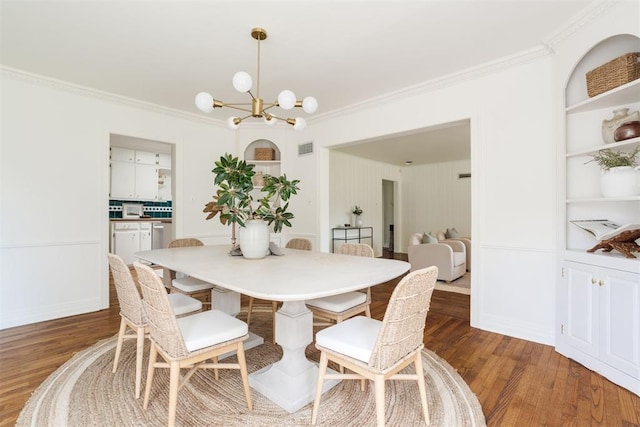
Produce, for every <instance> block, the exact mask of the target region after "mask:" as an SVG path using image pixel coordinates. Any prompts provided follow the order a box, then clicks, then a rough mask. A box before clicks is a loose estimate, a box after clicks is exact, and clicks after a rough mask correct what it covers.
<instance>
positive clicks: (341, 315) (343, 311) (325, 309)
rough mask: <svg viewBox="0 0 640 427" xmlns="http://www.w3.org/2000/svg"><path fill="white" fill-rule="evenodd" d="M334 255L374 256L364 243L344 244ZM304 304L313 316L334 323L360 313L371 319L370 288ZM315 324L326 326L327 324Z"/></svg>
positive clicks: (371, 249)
mask: <svg viewBox="0 0 640 427" xmlns="http://www.w3.org/2000/svg"><path fill="white" fill-rule="evenodd" d="M335 253H337V254H343V255H355V256H364V257H373V256H374V252H373V248H372V247H371V246H369V245H367V244H365V243H345V244H343V245H340V246H339V247H338V248H337V249H336V251H335ZM305 304H306V305H307V308H309V310H311V312H312V313H313V314H314V315H315V316H317V317H320V318H323V319H327V320H329V321H333V322H335V323H340V322H342V321H343V320H345V319H348V318H350V317H353V316H355V315H356V314H360V313H364V314H365V315H366V316H367V317H371V309H370V305H371V288H366V289H363V290H360V291H352V292H347V293H344V294H339V295H332V296H328V297H323V298H315V299H311V300H307V301H305ZM315 324H316V325H322V324H325V325H326V324H327V323H315Z"/></svg>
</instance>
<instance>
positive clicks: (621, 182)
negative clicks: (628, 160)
mask: <svg viewBox="0 0 640 427" xmlns="http://www.w3.org/2000/svg"><path fill="white" fill-rule="evenodd" d="M639 169H640V166H638V167H636V168H633V167H631V166H618V167H615V168H611V169H609V170H606V171H602V175H601V176H600V189H601V190H602V195H603V196H604V197H629V196H637V195H640V171H639Z"/></svg>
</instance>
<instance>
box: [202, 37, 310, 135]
mask: <svg viewBox="0 0 640 427" xmlns="http://www.w3.org/2000/svg"><path fill="white" fill-rule="evenodd" d="M251 37H253V38H254V39H256V40H257V41H258V76H257V77H258V78H257V85H256V92H255V95H254V93H253V92H252V91H251V88H252V86H253V80H252V79H251V76H250V75H249V73H246V72H244V71H238V72H237V73H235V74H234V75H233V87H234V88H235V89H236V90H237V91H238V92H243V93H244V92H246V93H248V94H249V96H251V102H245V103H226V102H223V101H220V100H219V99H214V98H213V96H212V95H211V94H210V93H207V92H200V93H199V94H197V95H196V106H197V107H198V109H199V110H200V111H202V112H204V113H210V112H212V111H213V109H214V108H222V107H228V108H233V109H236V110H240V111H246V112H248V113H249V114H248V115H246V116H244V117H229V119H227V126H228V127H229V128H230V129H234V130H235V129H238V127H239V126H240V123H241V122H242V121H243V120H245V119H248V118H249V117H256V118H260V117H262V118H263V119H264V122H265V123H266V124H268V125H273V124H275V123H276V121H277V120H281V121H283V122H286V123H288V124H290V125H291V126H293V128H294V129H296V130H301V129H304V127H305V126H306V125H307V122H306V120H305V119H304V118H302V117H296V118H283V117H278V116H276V115H275V114H274V113H273V112H271V111H268V110H271V109H272V108H274V107H280V108H282V109H283V110H291V109H292V108H294V107H302V109H303V110H304V111H305V112H306V113H308V114H312V113H314V112H315V111H316V110H317V109H318V101H317V100H316V99H315V98H314V97H312V96H307V97H305V98H304V99H303V100H302V101H298V100H297V98H296V95H295V93H293V92H292V91H290V90H283V91H282V92H280V94H279V95H278V99H277V100H276V101H275V102H272V103H265V102H264V100H263V99H262V98H260V42H261V41H262V40H265V39H266V38H267V31H266V30H265V29H263V28H253V29H252V30H251Z"/></svg>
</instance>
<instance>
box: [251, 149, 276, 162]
mask: <svg viewBox="0 0 640 427" xmlns="http://www.w3.org/2000/svg"><path fill="white" fill-rule="evenodd" d="M255 158H256V160H275V158H276V150H274V149H273V148H256V149H255Z"/></svg>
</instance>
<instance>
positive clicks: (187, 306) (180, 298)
mask: <svg viewBox="0 0 640 427" xmlns="http://www.w3.org/2000/svg"><path fill="white" fill-rule="evenodd" d="M168 297H169V303H170V304H171V307H173V312H174V313H175V315H176V316H180V315H182V314H186V313H191V312H192V311H198V310H202V301H200V300H197V299H195V298H191V297H190V296H187V295H185V294H180V293H172V294H169V295H168Z"/></svg>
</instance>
